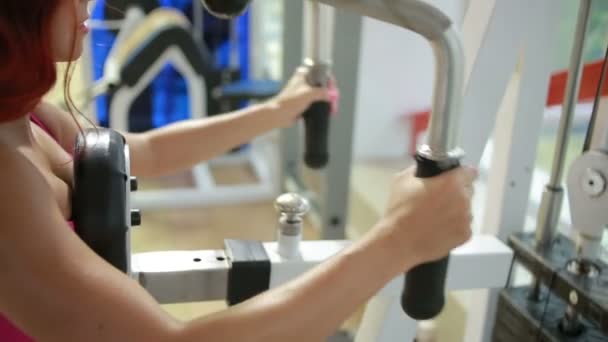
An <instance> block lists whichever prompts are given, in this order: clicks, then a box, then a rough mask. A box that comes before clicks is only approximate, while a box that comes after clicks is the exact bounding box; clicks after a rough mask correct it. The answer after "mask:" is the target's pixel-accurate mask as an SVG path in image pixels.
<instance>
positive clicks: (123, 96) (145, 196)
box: [94, 4, 278, 209]
mask: <svg viewBox="0 0 608 342" xmlns="http://www.w3.org/2000/svg"><path fill="white" fill-rule="evenodd" d="M147 6H148V7H151V6H152V5H151V4H149V5H147ZM123 7H125V8H128V9H127V11H126V16H125V19H123V22H122V28H121V30H120V32H119V34H118V37H117V39H116V44H115V45H114V47H113V49H112V50H111V52H110V54H109V56H108V58H107V60H106V62H105V67H104V76H103V77H102V79H101V80H100V81H99V82H98V83H97V84H96V86H95V87H94V95H99V94H101V93H106V92H107V93H108V94H109V96H110V100H109V108H110V110H109V112H110V119H109V122H110V127H111V128H113V129H116V130H119V131H128V130H129V124H128V120H129V109H130V107H131V105H132V104H133V102H134V101H135V100H136V99H137V98H138V96H139V95H140V94H141V92H142V91H143V90H144V89H145V88H146V87H147V86H148V85H150V82H152V80H153V79H154V77H155V76H156V75H158V74H159V72H160V71H161V70H162V68H163V67H164V65H165V64H167V63H169V64H171V65H172V66H173V67H175V69H176V70H178V72H179V73H180V74H181V75H182V76H183V77H184V80H185V81H186V84H187V88H188V93H189V96H188V98H189V101H190V112H191V116H192V118H194V119H196V118H201V117H204V116H206V115H207V109H208V107H209V106H208V103H207V102H209V101H206V100H209V99H211V100H215V102H219V103H223V102H226V101H228V102H231V103H236V102H238V101H241V100H261V99H266V98H269V97H271V96H273V95H275V94H276V93H277V91H278V84H276V83H274V82H265V81H264V82H261V83H262V84H261V85H262V87H258V86H256V84H255V82H248V83H247V84H242V83H236V84H228V85H227V86H218V87H213V88H210V87H209V86H210V84H211V85H212V84H220V80H221V78H223V77H224V76H223V74H222V73H218V72H217V71H214V70H213V67H212V63H211V62H210V56H208V55H206V54H205V53H204V51H205V50H204V49H201V47H200V46H199V45H198V44H197V43H196V42H195V41H194V38H193V36H192V34H191V31H192V30H191V27H190V23H189V22H188V20H187V19H186V18H185V17H184V16H183V15H182V14H180V13H179V12H177V11H175V10H171V9H167V8H156V9H152V10H150V12H149V13H148V14H147V15H145V16H143V15H142V14H141V11H137V10H130V9H131V8H132V7H128V6H127V5H124V6H123ZM218 107H219V104H218ZM224 109H229V108H224ZM201 143H208V142H201ZM266 150H267V148H266V147H265V146H263V144H262V143H256V142H254V143H252V146H251V148H246V149H242V150H241V151H237V152H234V153H231V154H229V155H227V156H224V157H220V158H217V159H215V160H212V161H210V162H209V163H200V164H198V165H196V166H195V167H194V168H193V170H192V173H193V176H194V177H193V178H194V183H195V186H194V187H193V188H177V189H175V188H173V189H166V190H145V191H140V192H138V193H137V194H135V196H134V198H133V200H134V202H135V203H137V205H138V206H139V207H140V208H142V209H150V208H168V207H191V206H207V205H217V204H227V203H235V202H248V201H259V200H264V199H270V198H272V197H273V196H274V195H275V193H276V189H275V188H276V185H275V182H274V181H273V180H272V175H271V170H270V168H269V165H268V164H269V163H268V161H267V159H268V158H269V157H268V152H267V151H266ZM227 164H245V165H249V166H251V169H252V170H253V172H254V176H255V178H256V180H255V181H254V182H252V183H244V184H235V185H219V184H216V182H215V180H214V178H213V175H212V172H211V168H212V166H214V165H227Z"/></svg>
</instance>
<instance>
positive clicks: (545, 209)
mask: <svg viewBox="0 0 608 342" xmlns="http://www.w3.org/2000/svg"><path fill="white" fill-rule="evenodd" d="M590 7H591V0H581V2H580V7H579V11H578V19H577V26H576V33H575V35H574V44H573V46H572V55H571V57H570V67H569V72H568V83H567V85H566V95H565V98H564V105H563V109H562V115H561V118H560V123H559V129H558V132H557V141H556V148H555V154H554V157H553V168H552V170H551V178H550V180H549V184H547V186H546V187H545V191H544V193H543V197H542V202H541V205H540V210H539V212H538V224H537V230H536V240H537V244H538V247H539V249H543V248H546V247H548V246H549V245H550V243H551V240H552V238H553V231H554V230H555V229H556V227H557V222H558V219H559V213H560V211H561V207H562V200H563V194H564V190H563V187H562V178H563V173H564V163H565V159H566V152H567V148H568V138H569V135H570V128H571V126H572V117H573V116H574V108H575V107H576V104H577V102H578V92H579V87H580V81H581V69H582V64H583V63H582V55H583V47H584V44H585V35H586V33H587V24H588V21H589V9H590Z"/></svg>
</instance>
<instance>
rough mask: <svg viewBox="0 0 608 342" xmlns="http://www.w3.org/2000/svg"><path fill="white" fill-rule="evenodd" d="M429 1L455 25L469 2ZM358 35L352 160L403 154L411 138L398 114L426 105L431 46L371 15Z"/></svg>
mask: <svg viewBox="0 0 608 342" xmlns="http://www.w3.org/2000/svg"><path fill="white" fill-rule="evenodd" d="M428 2H430V3H432V4H434V5H436V6H437V7H439V8H441V9H442V10H443V11H444V12H445V13H446V14H447V15H448V16H450V17H451V18H452V19H453V20H454V21H455V22H457V23H460V22H461V21H462V17H463V13H464V7H465V5H464V4H466V3H468V1H466V0H429V1H428ZM458 26H460V24H459V25H458ZM361 39H362V41H361V56H360V65H359V70H358V72H359V85H358V90H357V94H358V95H357V103H356V108H357V110H356V113H355V115H356V118H355V132H354V152H353V153H354V158H355V160H363V159H387V158H402V157H404V156H405V155H406V153H407V150H408V147H409V139H410V138H409V126H408V124H407V123H406V122H405V120H404V119H403V115H404V114H405V113H407V112H411V111H417V110H425V109H429V108H430V105H431V96H432V88H433V81H434V67H435V66H434V64H435V63H434V58H433V55H432V52H431V48H430V46H429V44H428V42H427V41H426V40H425V39H424V38H422V37H421V36H419V35H417V34H415V33H413V32H411V31H407V30H404V29H402V28H398V27H396V26H393V25H390V24H386V23H383V22H380V21H377V20H375V19H370V18H365V19H364V20H363V25H362V38H361ZM338 82H339V80H338Z"/></svg>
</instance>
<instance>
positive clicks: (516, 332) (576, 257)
mask: <svg viewBox="0 0 608 342" xmlns="http://www.w3.org/2000/svg"><path fill="white" fill-rule="evenodd" d="M590 6H591V1H589V0H583V1H581V2H580V7H579V15H578V23H577V29H576V34H575V42H574V46H573V49H572V56H571V61H570V62H571V64H570V68H569V74H568V84H567V93H566V97H565V102H564V107H563V112H562V117H561V119H560V128H559V132H558V137H557V149H556V151H555V157H554V164H553V169H552V176H551V180H550V184H549V185H548V186H547V188H546V190H545V193H544V194H543V202H542V205H541V210H540V211H539V219H538V226H537V230H536V233H535V234H516V235H513V236H512V237H511V238H510V239H509V244H510V246H511V247H512V248H513V250H514V253H515V259H516V260H517V261H518V262H519V263H520V264H521V265H523V266H524V267H525V268H526V269H527V270H528V271H529V272H530V273H531V274H532V275H533V277H534V282H533V284H532V285H531V286H513V287H509V288H507V289H505V290H504V291H502V293H501V295H500V298H499V302H498V312H497V318H496V322H495V328H494V334H493V341H497V342H500V341H514V340H517V341H606V340H608V300H607V298H608V296H607V292H606V291H607V290H608V274H606V272H605V271H606V270H607V268H606V267H607V266H608V265H607V264H606V262H605V260H603V259H602V257H601V254H600V250H601V241H602V236H603V233H604V229H605V227H606V223H607V222H608V217H607V216H606V205H607V204H608V203H607V195H606V171H607V170H608V155H606V151H607V150H606V144H605V140H604V137H605V136H606V127H599V125H596V118H597V110H598V103H599V97H600V96H601V94H602V87H603V82H604V79H605V74H606V70H607V67H608V59H605V60H604V65H603V69H602V76H601V77H600V83H599V86H598V92H597V98H596V101H595V103H594V109H593V114H592V116H591V122H590V125H589V129H588V131H587V138H586V142H585V146H584V151H583V153H582V155H581V156H580V157H579V158H578V159H576V160H575V161H574V162H573V163H572V165H571V166H570V170H569V172H568V177H567V189H568V196H569V203H570V213H571V217H572V228H573V230H574V233H575V238H574V239H571V238H569V237H567V236H564V235H563V234H555V231H556V229H557V223H558V220H557V217H559V212H560V210H561V201H562V194H563V189H562V186H561V178H562V177H561V176H562V174H563V172H564V164H565V162H564V160H565V153H566V152H565V151H566V147H567V143H568V135H569V134H570V132H569V130H570V126H571V122H572V117H573V109H574V106H575V104H576V102H577V98H578V89H579V84H580V70H581V66H582V62H581V55H582V48H583V46H584V43H585V33H586V30H587V23H588V20H589V12H590ZM606 57H608V49H607V55H606ZM592 138H593V139H592ZM592 141H595V142H596V143H595V144H592V143H591V142H592Z"/></svg>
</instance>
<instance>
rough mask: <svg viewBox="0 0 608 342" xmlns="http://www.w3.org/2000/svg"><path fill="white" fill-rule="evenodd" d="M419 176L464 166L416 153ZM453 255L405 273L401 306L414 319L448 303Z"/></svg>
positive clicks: (436, 311)
mask: <svg viewBox="0 0 608 342" xmlns="http://www.w3.org/2000/svg"><path fill="white" fill-rule="evenodd" d="M416 162H417V164H418V165H417V168H416V177H419V178H430V177H435V176H437V175H439V174H441V173H443V172H445V171H449V170H452V169H455V168H457V167H458V166H460V162H459V161H458V159H451V158H450V159H447V160H445V161H442V162H437V161H435V160H431V159H428V158H425V157H423V156H421V155H419V154H418V155H416ZM448 263H449V256H446V257H444V258H441V259H439V260H436V261H432V262H427V263H424V264H420V265H418V266H416V267H414V268H412V269H411V270H410V271H409V272H408V273H407V274H406V277H405V284H404V287H403V293H402V294H401V307H402V308H403V311H404V312H405V313H406V314H407V315H408V316H410V317H411V318H413V319H416V320H427V319H431V318H434V317H436V316H437V315H438V314H439V313H440V312H441V310H442V309H443V306H444V304H445V278H446V275H447V269H448Z"/></svg>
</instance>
